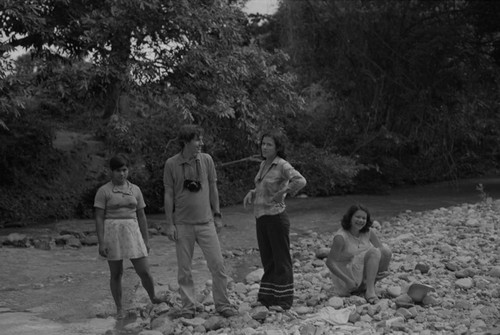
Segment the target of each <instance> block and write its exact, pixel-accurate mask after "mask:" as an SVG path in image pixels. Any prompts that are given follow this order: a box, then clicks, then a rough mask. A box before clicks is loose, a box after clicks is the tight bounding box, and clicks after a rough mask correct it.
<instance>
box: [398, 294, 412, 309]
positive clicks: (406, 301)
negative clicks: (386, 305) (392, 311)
mask: <svg viewBox="0 0 500 335" xmlns="http://www.w3.org/2000/svg"><path fill="white" fill-rule="evenodd" d="M394 301H395V303H396V306H398V307H404V308H409V307H412V306H413V299H412V298H411V297H410V296H409V295H408V294H402V295H400V296H399V297H397V298H396V299H395V300H394Z"/></svg>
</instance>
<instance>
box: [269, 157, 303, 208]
mask: <svg viewBox="0 0 500 335" xmlns="http://www.w3.org/2000/svg"><path fill="white" fill-rule="evenodd" d="M283 175H284V177H285V178H286V179H288V183H287V184H286V185H285V186H284V187H283V188H282V189H281V190H279V191H278V192H276V194H275V195H274V196H273V200H274V201H276V202H282V201H283V199H284V196H285V194H290V195H291V196H295V195H296V194H297V193H298V192H299V191H300V190H301V189H302V188H304V187H305V186H306V184H307V181H306V178H304V176H302V175H301V174H300V172H299V171H297V170H295V169H294V168H293V166H292V165H291V164H290V163H288V162H285V164H284V165H283Z"/></svg>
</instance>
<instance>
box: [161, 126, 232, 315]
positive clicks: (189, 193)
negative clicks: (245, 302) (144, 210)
mask: <svg viewBox="0 0 500 335" xmlns="http://www.w3.org/2000/svg"><path fill="white" fill-rule="evenodd" d="M177 138H178V141H179V144H180V146H181V152H180V153H178V154H176V155H174V156H172V157H170V158H169V159H167V161H166V163H165V168H164V172H163V184H164V187H165V215H166V225H165V227H164V229H165V232H166V235H167V237H168V238H169V239H170V240H171V241H175V246H176V253H177V279H178V283H179V293H180V296H181V300H182V309H181V311H180V313H179V315H178V316H181V317H185V318H192V317H194V315H195V313H196V312H197V311H198V310H199V309H201V308H202V307H203V306H201V305H200V303H199V302H197V300H196V296H195V288H194V281H193V276H192V272H191V264H192V260H193V252H194V245H195V242H196V243H198V245H199V246H200V248H201V250H202V251H203V254H204V255H205V259H206V261H207V265H208V268H209V270H210V273H211V274H212V281H213V290H212V294H213V298H214V303H215V309H216V311H217V312H218V313H219V314H220V315H222V316H224V317H231V316H235V315H237V314H238V312H237V311H236V309H235V308H234V307H233V306H232V305H231V303H230V302H229V299H228V293H227V281H228V277H227V275H226V273H225V269H224V259H223V258H222V252H221V248H220V244H219V238H218V236H217V233H218V232H219V231H220V230H221V229H222V216H221V213H220V207H219V191H218V189H217V174H216V171H215V165H214V162H213V160H212V157H211V156H210V155H209V154H206V153H202V152H201V149H202V147H203V130H202V129H201V128H200V127H198V126H196V125H184V126H182V127H181V129H180V130H179V135H178V137H177Z"/></svg>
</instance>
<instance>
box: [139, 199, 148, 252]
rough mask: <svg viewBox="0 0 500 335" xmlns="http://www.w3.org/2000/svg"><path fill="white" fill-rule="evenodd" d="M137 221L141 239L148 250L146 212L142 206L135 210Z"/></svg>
mask: <svg viewBox="0 0 500 335" xmlns="http://www.w3.org/2000/svg"><path fill="white" fill-rule="evenodd" d="M137 221H138V222H139V229H140V230H141V235H142V239H143V240H144V244H145V245H146V249H147V250H148V252H149V232H148V220H147V218H146V213H145V212H144V208H141V209H138V210H137Z"/></svg>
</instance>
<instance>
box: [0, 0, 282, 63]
mask: <svg viewBox="0 0 500 335" xmlns="http://www.w3.org/2000/svg"><path fill="white" fill-rule="evenodd" d="M277 9H278V0H249V1H248V2H247V3H246V5H245V7H244V8H243V11H245V12H246V13H248V14H257V13H259V14H274V13H275V12H276V10H277ZM4 38H5V36H0V40H2V39H4ZM24 53H26V50H24V49H17V50H15V51H13V52H11V53H10V57H11V58H13V59H15V58H17V57H18V56H19V55H22V54H24Z"/></svg>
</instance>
